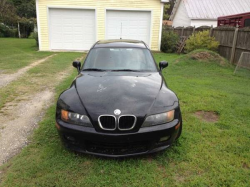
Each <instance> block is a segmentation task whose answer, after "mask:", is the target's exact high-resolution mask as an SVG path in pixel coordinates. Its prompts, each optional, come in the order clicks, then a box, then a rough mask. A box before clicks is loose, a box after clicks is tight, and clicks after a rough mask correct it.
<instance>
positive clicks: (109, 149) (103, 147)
mask: <svg viewBox="0 0 250 187" xmlns="http://www.w3.org/2000/svg"><path fill="white" fill-rule="evenodd" d="M56 122H57V124H56V127H57V129H58V132H59V134H60V137H61V140H62V142H63V143H64V144H65V146H66V147H67V148H69V149H71V150H74V151H77V152H82V153H87V154H93V155H99V156H106V157H126V156H135V155H141V154H149V153H154V152H158V151H161V150H164V149H166V148H168V147H169V146H170V145H171V144H172V143H173V142H174V140H175V139H176V137H177V135H178V132H179V130H180V128H176V127H178V126H179V125H178V124H179V123H181V121H180V120H178V119H175V120H174V121H172V122H170V123H166V124H162V125H157V126H152V127H145V128H141V129H140V130H139V131H138V132H134V133H124V132H123V133H120V134H114V133H110V132H107V133H103V132H97V131H96V130H95V129H94V128H89V127H82V126H77V125H72V124H68V123H65V122H63V121H62V120H59V119H57V121H56ZM177 125H178V126H177ZM160 140H161V141H160Z"/></svg>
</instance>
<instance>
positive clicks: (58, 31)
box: [49, 8, 96, 50]
mask: <svg viewBox="0 0 250 187" xmlns="http://www.w3.org/2000/svg"><path fill="white" fill-rule="evenodd" d="M49 32H50V36H49V39H50V48H51V49H52V50H88V49H89V48H90V47H91V46H92V45H93V44H94V42H95V37H96V32H95V11H94V10H82V9H56V8H53V9H49Z"/></svg>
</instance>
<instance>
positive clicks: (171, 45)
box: [161, 31, 179, 53]
mask: <svg viewBox="0 0 250 187" xmlns="http://www.w3.org/2000/svg"><path fill="white" fill-rule="evenodd" d="M178 42H179V36H178V35H177V34H176V33H174V32H173V31H168V32H166V31H163V32H162V38H161V51H162V52H164V53H173V52H175V51H176V49H177V43H178Z"/></svg>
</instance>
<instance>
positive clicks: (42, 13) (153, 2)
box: [37, 0, 161, 51]
mask: <svg viewBox="0 0 250 187" xmlns="http://www.w3.org/2000/svg"><path fill="white" fill-rule="evenodd" d="M37 2H38V17H39V26H40V28H39V30H40V36H41V38H40V42H41V46H40V50H44V51H46V50H50V49H49V30H48V7H50V6H55V7H57V6H58V7H73V8H75V7H76V8H77V7H79V8H95V9H96V11H97V12H96V16H97V24H96V25H97V40H102V39H105V22H106V20H105V16H106V13H105V12H106V9H108V8H112V9H116V8H117V9H131V10H132V9H141V10H144V9H146V10H152V20H151V22H152V23H151V46H150V47H151V49H152V50H159V49H158V48H159V29H160V20H161V3H160V0H37Z"/></svg>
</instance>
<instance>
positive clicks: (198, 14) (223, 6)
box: [170, 0, 250, 27]
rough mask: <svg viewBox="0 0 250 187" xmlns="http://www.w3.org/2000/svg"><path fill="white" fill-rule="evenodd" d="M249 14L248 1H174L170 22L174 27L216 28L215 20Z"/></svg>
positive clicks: (249, 3)
mask: <svg viewBox="0 0 250 187" xmlns="http://www.w3.org/2000/svg"><path fill="white" fill-rule="evenodd" d="M244 12H250V0H176V3H175V6H174V8H173V11H172V14H171V16H170V20H172V21H173V26H174V27H179V26H181V27H183V26H184V27H188V26H195V27H200V26H211V25H213V26H214V27H216V26H217V18H218V17H220V16H227V15H232V14H240V13H244Z"/></svg>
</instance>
